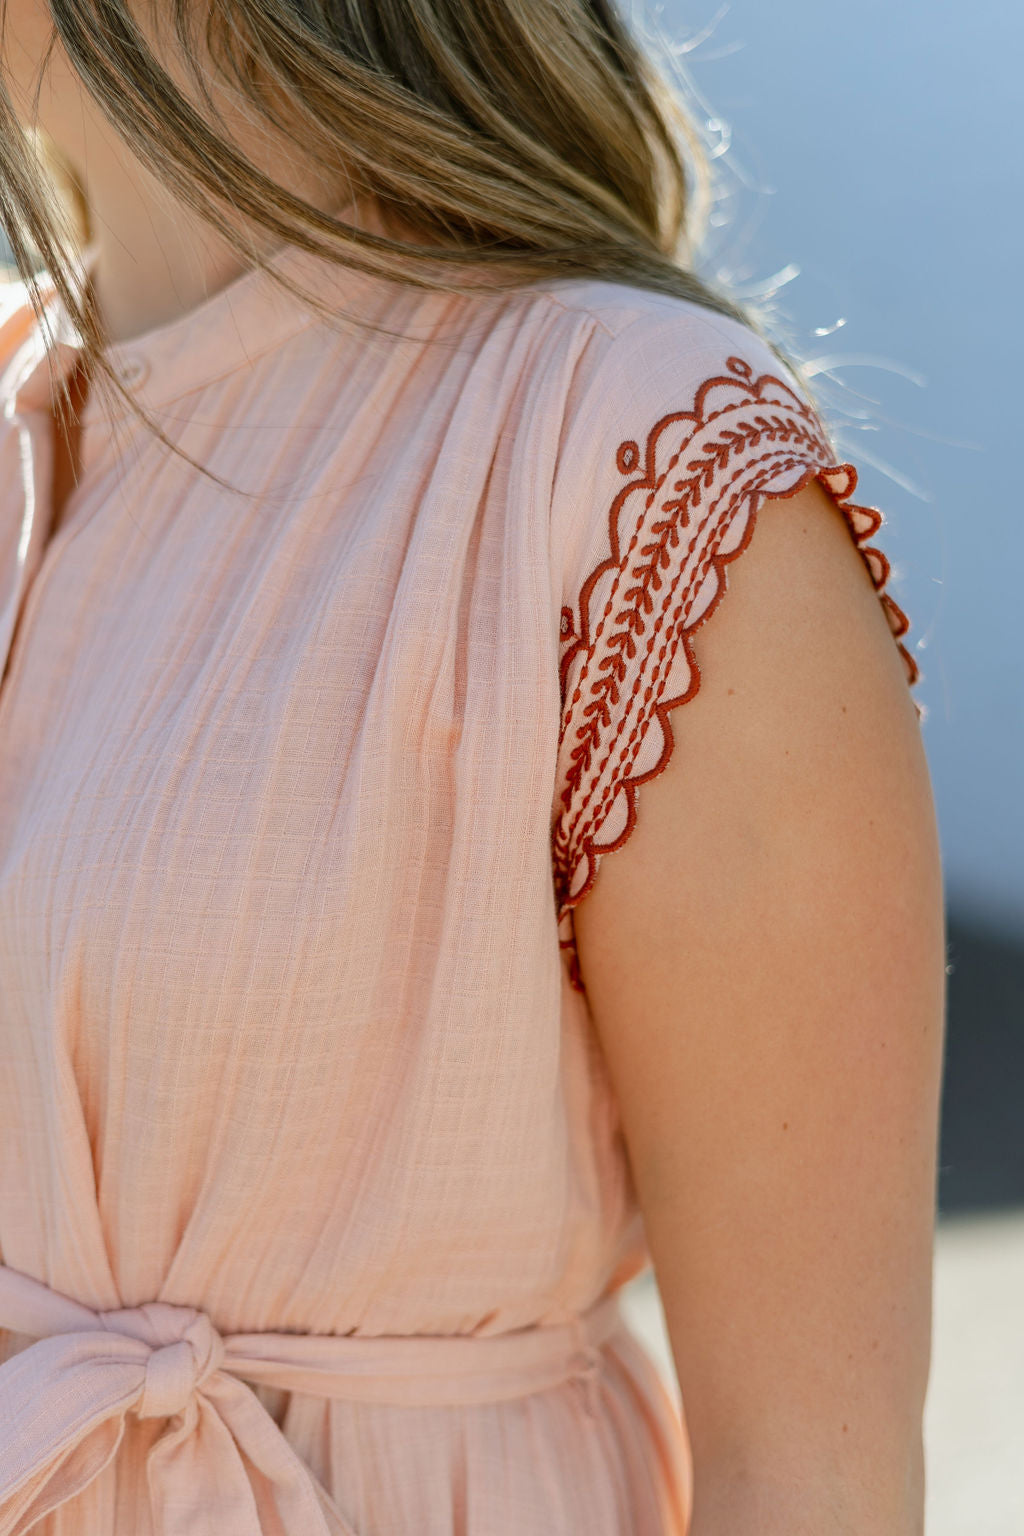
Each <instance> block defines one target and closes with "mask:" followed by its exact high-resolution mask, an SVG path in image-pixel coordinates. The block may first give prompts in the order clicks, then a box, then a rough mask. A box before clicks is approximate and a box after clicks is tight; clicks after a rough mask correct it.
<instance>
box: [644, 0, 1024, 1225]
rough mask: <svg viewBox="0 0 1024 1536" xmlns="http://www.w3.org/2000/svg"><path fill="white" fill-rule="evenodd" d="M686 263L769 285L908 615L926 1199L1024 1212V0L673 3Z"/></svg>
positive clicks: (955, 1207)
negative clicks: (695, 156) (698, 194)
mask: <svg viewBox="0 0 1024 1536" xmlns="http://www.w3.org/2000/svg"><path fill="white" fill-rule="evenodd" d="M634 21H635V23H636V24H638V25H639V26H641V27H642V28H643V27H646V28H648V29H649V30H653V31H654V32H655V33H660V34H661V35H662V37H664V38H667V39H668V40H669V41H674V43H675V44H676V46H677V48H679V49H680V53H679V60H678V62H679V67H680V68H681V70H682V83H683V85H684V88H686V87H688V88H689V90H690V92H691V103H692V105H693V106H694V108H695V110H696V111H697V112H698V113H699V115H700V118H701V122H702V124H703V131H704V135H705V137H706V139H707V140H708V142H709V143H710V144H711V145H712V146H713V147H715V149H716V151H717V152H719V158H718V159H717V160H716V166H717V167H718V170H719V173H720V197H719V200H718V203H717V206H716V208H715V212H714V220H715V226H714V228H713V229H712V230H711V232H710V238H709V243H708V246H707V254H706V257H705V260H704V262H703V269H704V270H705V271H706V272H708V273H711V274H714V273H718V274H720V275H721V276H722V277H723V278H725V279H727V280H729V281H730V282H731V283H732V284H733V285H735V286H737V287H738V288H739V289H740V291H741V292H747V293H750V294H752V295H755V296H756V295H757V294H758V293H759V292H760V290H761V289H762V288H763V287H764V286H765V285H767V287H768V289H769V290H770V289H772V288H773V287H774V288H776V292H775V297H774V300H773V302H774V304H775V306H776V309H777V311H778V312H779V315H780V318H781V319H782V320H783V322H784V324H785V326H786V333H785V334H784V335H783V336H782V337H781V338H780V339H782V340H783V341H786V340H789V341H790V342H791V343H792V344H793V346H794V347H795V349H796V350H797V351H798V353H799V355H800V356H801V357H802V358H805V359H808V360H813V361H814V364H815V366H816V367H817V368H818V369H820V371H818V372H816V373H815V375H814V384H815V387H816V389H817V390H818V391H819V394H820V397H821V398H822V401H823V403H824V406H825V409H826V413H827V415H828V418H829V423H830V426H831V427H832V429H833V432H834V435H835V436H836V438H837V446H838V447H839V449H840V451H841V452H842V453H843V455H844V457H847V458H849V459H850V461H851V462H853V463H854V464H856V466H857V467H858V469H859V471H860V485H859V490H858V495H859V496H860V498H861V499H862V500H864V501H866V502H868V503H870V504H872V505H874V506H877V507H880V508H882V510H883V511H884V512H885V515H886V520H887V522H886V526H885V527H883V529H882V531H881V534H880V535H879V536H878V538H877V540H876V542H878V543H879V544H880V545H881V547H882V548H883V549H884V550H885V552H886V553H887V554H888V556H889V558H890V560H891V561H892V562H893V565H894V577H893V586H892V588H891V590H892V592H893V595H894V596H895V598H896V600H897V601H898V602H899V603H900V604H901V606H902V607H903V608H904V609H905V610H906V611H907V613H908V615H909V617H910V621H911V633H910V636H909V637H908V639H909V642H910V643H911V645H912V647H913V650H914V654H915V656H916V657H917V660H918V663H919V665H920V666H921V668H922V671H923V674H924V676H923V681H922V682H921V684H920V685H919V689H918V697H919V698H920V699H921V700H922V701H923V702H924V704H925V705H926V707H927V711H928V714H927V718H926V721H925V724H924V739H925V743H926V747H927V751H928V756H929V761H930V764H931V770H932V777H933V782H934V786H935V795H936V801H937V806H938V815H939V822H940V828H941V835H942V843H943V854H944V862H945V870H946V881H947V892H948V905H949V954H948V961H949V966H950V971H949V977H948V982H949V1034H948V1048H947V1071H946V1081H945V1093H944V1104H943V1143H942V1152H941V1179H940V1209H941V1210H942V1211H943V1212H954V1211H965V1210H981V1209H986V1210H996V1209H1004V1208H1009V1207H1011V1206H1015V1205H1017V1206H1024V812H1022V809H1021V795H1022V789H1024V616H1022V609H1021V600H1020V599H1021V585H1022V582H1024V509H1022V506H1021V502H1022V495H1021V447H1020V437H1021V429H1020V419H1021V414H1022V410H1024V389H1022V385H1021V378H1020V369H1021V357H1020V355H1019V350H1018V349H1019V348H1020V344H1021V336H1020V329H1021V327H1020V320H1019V305H1020V300H1019V287H1018V285H1019V281H1020V271H1021V255H1020V241H1021V235H1022V233H1024V218H1022V209H1024V168H1022V167H1024V153H1022V150H1024V144H1022V140H1021V130H1020V104H1021V86H1020V81H1021V66H1022V62H1024V9H1022V8H1020V7H1017V6H1011V5H1008V4H1007V3H1006V0H976V3H974V4H972V5H971V6H970V7H969V8H965V7H963V6H962V5H959V4H956V5H955V4H953V3H951V0H927V3H925V0H902V3H901V4H900V5H898V6H896V5H893V4H892V3H891V0H859V3H858V4H857V5H844V6H841V5H823V4H821V3H820V0H785V3H784V4H781V5H774V6H766V5H764V4H763V0H733V3H732V4H731V5H722V6H721V7H720V8H719V9H717V10H716V9H714V5H713V0H709V5H708V8H707V10H706V11H702V12H700V13H698V12H697V9H696V7H695V6H694V4H693V3H692V0H668V3H667V4H665V5H662V6H653V5H651V6H649V7H648V9H647V11H646V14H645V15H644V14H641V13H639V12H635V13H634Z"/></svg>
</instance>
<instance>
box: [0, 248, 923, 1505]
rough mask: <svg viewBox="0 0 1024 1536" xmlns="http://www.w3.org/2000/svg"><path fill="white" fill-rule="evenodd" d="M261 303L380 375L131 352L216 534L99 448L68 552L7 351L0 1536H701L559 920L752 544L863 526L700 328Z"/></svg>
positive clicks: (24, 339)
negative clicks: (793, 521)
mask: <svg viewBox="0 0 1024 1536" xmlns="http://www.w3.org/2000/svg"><path fill="white" fill-rule="evenodd" d="M276 261H277V262H278V263H279V264H280V266H281V267H282V269H284V270H286V271H288V272H289V273H290V274H291V275H292V276H294V277H296V278H297V279H298V280H299V281H300V282H305V283H306V284H307V285H309V286H312V287H314V288H315V289H316V290H317V291H318V292H319V293H320V294H321V295H322V296H325V297H328V298H329V299H330V300H331V301H332V302H333V303H334V304H335V306H336V307H337V308H338V309H345V308H348V309H352V310H354V311H356V312H358V313H360V314H364V315H369V316H371V317H373V318H375V319H376V320H378V321H383V323H384V324H385V325H386V326H387V327H388V328H389V329H391V330H393V331H396V332H399V333H404V335H401V336H399V337H398V338H389V337H387V336H384V335H381V334H371V333H365V332H359V331H355V330H351V329H348V328H344V329H335V328H334V327H331V326H329V325H328V324H327V323H326V322H325V321H323V320H321V319H319V318H316V317H315V316H314V315H313V314H312V313H311V312H310V311H308V310H307V309H305V308H304V307H303V306H301V305H300V304H299V303H298V301H297V300H294V299H292V298H289V297H288V296H286V295H283V294H281V293H280V292H279V291H278V290H275V289H273V288H272V285H271V284H270V282H269V280H268V279H266V278H265V277H264V276H262V275H261V274H260V273H251V274H248V275H246V276H245V277H244V278H242V279H239V280H237V281H236V282H235V283H234V284H232V285H231V286H230V287H229V288H227V289H224V290H222V291H221V292H220V293H219V294H217V295H215V296H214V297H213V298H212V299H209V300H207V301H206V303H205V304H203V305H202V306H201V307H200V308H199V309H198V310H195V311H193V312H192V313H190V314H189V315H186V316H184V317H183V318H182V319H181V320H178V321H175V322H173V323H172V324H170V325H168V326H164V327H161V328H160V329H159V330H156V331H153V332H150V333H148V334H147V335H146V336H144V337H141V338H139V339H138V340H136V341H134V342H130V343H123V344H120V345H118V346H117V347H114V348H112V349H111V354H110V355H111V358H112V361H114V362H115V363H116V364H117V366H118V367H119V368H121V369H122V373H123V376H124V377H125V378H126V379H131V380H132V381H133V387H134V388H135V389H136V390H137V392H138V395H139V398H140V399H141V400H142V402H143V403H144V404H145V405H146V406H147V407H150V408H151V409H153V411H154V412H155V414H156V416H157V419H158V420H159V421H160V424H161V426H162V427H163V428H164V430H165V431H166V432H167V433H168V435H170V436H171V437H172V438H173V439H175V440H176V441H179V442H180V444H181V446H182V447H184V448H185V449H186V451H187V452H188V453H189V454H191V455H192V456H193V457H194V458H196V459H198V460H199V461H200V462H201V463H203V464H205V465H207V466H208V467H209V468H210V469H212V470H213V471H214V472H215V474H217V475H218V476H221V477H222V478H223V479H225V480H226V481H227V482H228V483H229V484H230V485H231V486H234V487H236V488H237V492H236V493H233V492H231V491H227V490H225V489H224V488H223V487H221V486H219V485H217V484H215V483H214V482H212V481H209V480H206V479H204V478H202V477H201V476H199V475H198V474H197V472H196V471H194V470H192V469H191V468H190V467H189V466H188V465H186V464H185V463H184V461H183V460H181V459H177V458H175V457H173V456H172V455H171V454H170V453H169V452H168V451H167V450H166V449H164V448H163V447H162V446H161V445H160V444H159V442H158V441H156V440H155V439H153V438H152V437H149V436H147V434H146V433H145V430H144V429H143V428H142V427H140V426H138V425H137V424H136V423H134V422H133V421H132V420H131V419H130V418H128V417H126V416H123V417H120V418H117V419H115V420H113V421H108V420H107V419H106V418H105V417H104V414H103V412H102V411H101V409H100V407H99V404H98V402H97V401H96V400H95V399H93V398H90V400H89V401H88V402H87V405H86V410H85V416H84V422H83V435H82V477H81V480H80V482H79V484H78V486H77V488H76V490H75V491H74V493H73V496H72V498H71V500H70V502H69V504H68V509H67V515H66V518H65V520H64V522H63V524H62V526H61V528H60V530H59V531H58V532H57V534H56V535H55V536H54V537H53V539H52V540H49V539H48V538H47V523H48V518H49V511H48V497H49V487H50V475H51V473H52V438H51V435H50V433H51V427H50V418H49V415H48V409H47V407H48V398H49V397H48V384H47V377H46V369H45V362H44V359H43V356H42V350H41V346H40V341H39V337H38V334H37V332H36V329H35V325H34V322H33V321H32V319H31V316H30V315H29V314H28V313H27V310H26V300H25V297H24V293H23V291H22V290H20V289H13V290H11V292H10V293H9V294H8V295H6V304H5V308H4V310H3V312H2V313H3V316H4V320H3V327H2V329H0V346H2V348H3V353H2V356H0V366H2V367H3V373H2V376H0V398H2V400H3V404H4V419H3V423H2V427H0V561H2V567H0V604H2V605H3V607H2V613H0V641H2V643H3V647H4V649H3V650H2V651H0V655H4V656H6V667H5V672H4V677H3V683H2V691H0V1060H2V1062H3V1073H2V1080H0V1095H2V1100H0V1256H2V1260H3V1265H4V1266H6V1269H5V1270H0V1325H4V1326H5V1327H6V1328H7V1329H8V1330H9V1332H8V1334H7V1335H6V1340H7V1343H6V1347H5V1351H4V1353H5V1355H6V1356H7V1359H6V1363H5V1364H4V1365H3V1366H0V1398H2V1400H3V1402H4V1404H5V1412H4V1413H3V1414H2V1415H0V1423H2V1425H3V1428H2V1429H0V1536H3V1533H7V1532H14V1531H22V1530H28V1529H30V1528H32V1529H34V1530H38V1531H41V1532H43V1533H45V1536H84V1533H86V1532H89V1533H93V1532H96V1531H101V1530H102V1531H103V1532H105V1533H109V1536H149V1533H153V1536H179V1533H184V1532H185V1531H188V1532H189V1533H190V1536H204V1533H209V1536H214V1533H216V1536H225V1533H227V1536H256V1533H258V1532H266V1533H270V1532H275V1533H278V1532H284V1533H285V1536H307V1533H308V1532H316V1531H323V1532H338V1531H342V1532H347V1533H354V1532H358V1533H359V1536H371V1533H372V1536H381V1533H398V1532H402V1533H406V1532H412V1531H414V1530H415V1531H416V1532H417V1536H442V1533H445V1536H447V1533H454V1532H456V1531H459V1532H465V1533H474V1532H475V1533H477V1536H484V1533H485V1532H486V1533H487V1536H494V1533H497V1532H504V1531H508V1532H509V1536H511V1533H512V1532H513V1531H515V1532H516V1533H518V1532H520V1531H524V1530H528V1531H529V1532H531V1536H570V1533H573V1536H575V1533H578V1532H580V1531H583V1530H586V1531H587V1532H588V1533H592V1536H626V1533H627V1532H629V1533H636V1532H643V1533H644V1536H663V1533H670V1536H682V1533H683V1532H684V1531H685V1529H686V1525H687V1523H688V1519H689V1504H690V1481H689V1465H688V1453H687V1447H686V1439H685V1432H684V1428H683V1423H682V1420H681V1418H680V1415H679V1412H678V1409H677V1407H676V1405H675V1403H674V1402H673V1401H672V1399H671V1397H670V1396H669V1393H668V1391H667V1390H666V1388H665V1386H664V1385H663V1384H662V1382H661V1381H660V1378H659V1377H658V1375H657V1372H656V1371H655V1368H654V1366H653V1364H652V1363H651V1362H650V1360H649V1359H648V1357H647V1356H646V1355H645V1354H644V1353H643V1351H642V1350H641V1349H640V1347H639V1345H638V1344H637V1343H636V1342H635V1341H634V1340H633V1339H632V1338H631V1336H630V1335H629V1334H628V1333H626V1332H624V1331H623V1329H622V1327H621V1326H620V1324H619V1321H618V1318H617V1314H616V1310H615V1307H614V1302H609V1301H608V1300H607V1298H608V1297H609V1296H612V1295H613V1293H614V1292H615V1291H617V1290H618V1288H619V1287H621V1285H622V1284H623V1283H625V1281H626V1280H628V1279H629V1278H631V1277H632V1276H633V1275H635V1274H637V1273H638V1272H639V1271H640V1270H642V1269H643V1268H644V1267H645V1266H646V1265H647V1263H648V1257H647V1253H646V1248H645V1244H644V1236H643V1223H642V1217H641V1213H640V1211H639V1209H638V1206H637V1202H636V1198H635V1192H634V1190H633V1186H632V1182H631V1178H630V1172H629V1165H628V1159H627V1156H626V1151H625V1147H624V1144H623V1141H622V1137H621V1132H620V1128H619V1123H618V1117H617V1113H616V1107H615V1101H614V1095H613V1093H612V1091H611V1087H610V1084H609V1082H608V1079H607V1075H606V1073H605V1071H604V1067H603V1062H602V1059H601V1055H600V1051H599V1049H598V1047H597V1044H596V1039H595V1035H594V1032H593V1030H592V1028H591V1025H590V1017H589V1011H588V1005H587V998H586V993H585V989H584V986H583V979H582V977H581V975H580V973H579V968H578V965H577V964H576V960H575V955H574V948H573V943H572V911H573V908H574V906H575V905H576V904H577V903H578V901H579V900H581V899H583V897H584V896H585V894H586V891H587V890H588V889H589V888H590V887H591V886H592V884H593V881H594V879H595V878H596V877H597V873H598V866H599V863H600V859H601V858H602V857H603V856H605V854H606V853H607V852H608V851H610V850H612V849H614V848H616V847H619V846H621V845H622V843H623V842H624V841H625V839H626V838H627V837H628V834H629V831H630V830H631V828H632V826H633V825H634V824H635V820H636V816H637V815H638V814H642V788H640V787H639V786H640V785H642V782H643V780H644V779H645V778H646V777H649V776H650V775H651V773H652V772H656V771H658V768H659V766H663V765H664V763H665V761H667V753H668V751H669V750H670V749H671V738H672V734H673V733H671V732H669V731H668V730H667V729H666V722H667V720H668V713H667V711H668V710H669V709H670V708H673V707H674V706H675V705H677V704H679V703H682V702H684V701H685V699H686V698H687V697H692V694H693V692H694V691H695V688H696V684H697V680H698V679H697V673H696V666H695V655H694V647H693V642H692V635H693V632H694V631H695V630H696V629H697V628H698V627H699V624H700V622H701V621H702V620H703V619H705V618H707V617H708V615H709V614H710V613H711V611H712V609H713V607H714V606H715V604H716V603H717V601H718V600H719V598H720V597H721V595H722V592H723V591H724V589H725V585H726V575H725V566H726V563H727V561H728V560H729V559H731V558H733V557H734V556H735V555H736V554H738V553H739V552H740V550H741V549H742V548H743V547H745V545H746V542H747V541H748V540H749V536H750V533H751V531H752V528H753V518H754V515H755V514H756V510H757V507H758V505H759V504H760V502H761V501H762V500H763V499H764V497H765V496H766V495H786V494H792V493H793V491H794V490H795V489H796V488H797V487H798V486H799V485H800V484H802V483H804V482H805V481H806V479H808V478H810V477H811V476H812V475H814V474H819V475H820V476H821V478H822V483H824V484H826V485H827V486H828V488H829V489H830V491H831V492H832V494H833V495H834V496H835V497H836V499H837V500H839V501H840V503H841V504H842V505H843V508H844V511H845V512H846V514H847V517H848V521H849V524H850V528H851V533H852V534H853V536H854V537H855V538H857V539H858V541H859V542H861V543H862V544H865V542H866V539H867V538H868V536H869V535H870V534H871V533H872V532H873V531H874V529H875V527H876V526H877V523H878V521H879V518H878V514H873V513H871V512H870V511H869V510H867V509H859V508H857V507H856V506H855V505H854V504H853V502H852V500H851V499H850V498H851V496H852V492H853V490H854V485H855V475H854V474H853V472H852V471H851V470H850V469H849V467H848V466H841V465H839V463H838V460H837V456H836V455H835V453H834V450H833V449H832V447H831V444H830V442H829V439H828V436H827V434H826V432H825V429H824V427H823V426H822V424H821V423H820V421H819V420H818V418H817V417H816V416H815V414H814V412H813V411H812V410H811V408H810V406H809V404H808V403H807V402H806V400H805V399H804V398H803V397H802V396H801V394H800V392H799V390H798V388H797V386H796V384H795V381H794V380H792V379H791V378H789V377H787V376H786V374H785V370H784V369H783V368H782V365H781V364H780V363H779V362H778V360H777V359H776V358H775V356H774V354H773V353H772V352H771V351H770V349H769V348H768V347H767V346H766V345H765V343H764V342H763V341H761V340H760V339H758V338H757V337H755V336H754V335H753V334H752V333H751V332H749V331H747V330H746V329H745V328H744V327H742V326H741V325H739V324H738V323H737V322H735V321H732V320H728V319H725V318H723V317H721V316H719V315H716V314H712V313H710V312H709V311H706V310H704V309H702V308H700V307H699V306H697V305H696V304H693V303H691V302H689V301H685V300H680V299H672V298H666V297H663V296H658V295H654V294H650V293H645V292H642V291H639V290H633V289H629V288H626V287H624V286H621V285H617V284H613V283H600V282H587V281H583V280H579V281H568V282H560V283H556V284H553V285H550V286H549V287H548V288H546V289H542V288H538V287H532V288H528V289H525V290H522V291H520V292H518V293H516V294H512V295H506V296H504V297H500V298H497V297H494V296H491V297H488V298H483V297H477V298H473V299H470V298H457V297H451V296H445V295H440V294H423V293H417V292H415V291H412V290H408V289H402V288H400V287H395V286H391V285H388V284H385V283H383V282H381V281H380V280H379V279H370V278H368V277H365V276H363V275H360V274H352V273H344V272H341V271H339V270H338V269H335V268H332V267H329V266H328V265H327V264H326V263H323V262H320V261H318V260H316V259H314V258H311V257H309V256H308V255H307V254H306V253H304V252H301V251H299V250H297V249H295V248H291V247H289V248H286V249H285V251H284V252H282V253H281V254H280V255H279V256H278V257H277V258H276ZM59 334H60V336H61V337H62V341H61V346H60V350H59V363H60V366H61V367H62V368H64V369H67V368H70V366H71V365H72V363H73V361H74V359H75V357H76V345H75V338H74V337H73V336H69V334H68V332H67V329H66V327H64V328H62V329H61V330H60V331H59ZM865 559H866V563H867V564H868V568H869V571H870V573H871V576H872V580H873V581H874V582H875V585H876V586H877V587H878V588H879V590H880V592H881V593H882V599H883V601H884V603H885V604H886V611H887V614H888V615H889V618H890V623H891V626H892V628H893V631H894V634H895V635H897V636H898V635H899V634H901V633H902V632H903V629H904V628H905V620H904V619H903V616H902V614H901V613H900V612H899V610H898V609H897V608H896V607H895V605H894V604H893V603H892V601H891V598H889V597H888V595H887V594H886V593H885V592H884V591H882V588H883V587H884V585H885V579H886V576H887V567H886V566H885V562H884V558H883V557H882V556H881V555H879V554H877V553H876V552H871V551H869V550H867V549H865ZM697 648H698V649H699V639H698V641H697ZM904 655H905V658H906V661H907V666H908V677H909V678H911V679H912V678H913V675H914V673H915V670H916V669H915V668H914V664H913V662H912V660H911V658H910V656H909V653H907V652H904ZM673 732H674V734H675V736H676V737H677V738H678V747H679V750H685V721H684V718H683V717H682V716H680V715H678V714H677V715H675V716H674V717H673ZM638 795H639V800H638ZM154 1304H155V1305H154ZM510 1335H514V1337H510ZM425 1336H440V1337H425ZM34 1339H37V1340H40V1341H41V1342H33V1340H34ZM247 1383H248V1384H247ZM196 1490H199V1491H198V1492H197V1491H196Z"/></svg>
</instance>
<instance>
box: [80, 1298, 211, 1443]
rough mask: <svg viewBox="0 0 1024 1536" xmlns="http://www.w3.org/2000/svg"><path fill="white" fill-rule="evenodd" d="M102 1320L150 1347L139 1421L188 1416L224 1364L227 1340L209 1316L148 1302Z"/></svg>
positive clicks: (169, 1304) (119, 1331) (107, 1313)
mask: <svg viewBox="0 0 1024 1536" xmlns="http://www.w3.org/2000/svg"><path fill="white" fill-rule="evenodd" d="M103 1320H104V1324H105V1326H106V1327H108V1328H111V1329H113V1330H114V1331H115V1332H118V1333H128V1334H131V1335H132V1337H134V1338H136V1339H139V1340H140V1341H141V1342H142V1343H144V1344H148V1345H149V1346H150V1353H149V1355H148V1357H147V1359H146V1366H145V1376H144V1378H143V1383H142V1391H141V1393H140V1394H139V1397H138V1400H137V1402H136V1403H135V1409H134V1411H135V1413H136V1415H137V1416H138V1417H139V1418H140V1419H161V1418H167V1417H169V1416H170V1415H172V1414H175V1413H183V1412H184V1411H185V1409H186V1407H187V1406H188V1404H189V1402H190V1400H191V1398H192V1396H193V1394H194V1393H195V1392H196V1390H197V1389H198V1388H199V1387H201V1386H202V1384H203V1382H204V1381H205V1380H206V1378H207V1377H208V1376H211V1375H212V1374H213V1372H214V1371H215V1370H217V1369H218V1367H219V1366H220V1364H221V1362H222V1360H223V1359H224V1340H223V1339H222V1338H221V1336H220V1334H219V1333H218V1332H217V1330H216V1328H214V1326H213V1324H212V1323H211V1322H210V1319H209V1318H208V1317H207V1315H206V1313H205V1312H200V1311H198V1310H197V1309H196V1308H195V1307H177V1306H172V1305H171V1303H170V1302H166V1301H148V1302H145V1303H144V1304H143V1305H142V1306H141V1307H125V1308H123V1309H121V1310H120V1311H117V1312H105V1313H104V1314H103Z"/></svg>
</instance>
